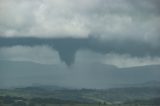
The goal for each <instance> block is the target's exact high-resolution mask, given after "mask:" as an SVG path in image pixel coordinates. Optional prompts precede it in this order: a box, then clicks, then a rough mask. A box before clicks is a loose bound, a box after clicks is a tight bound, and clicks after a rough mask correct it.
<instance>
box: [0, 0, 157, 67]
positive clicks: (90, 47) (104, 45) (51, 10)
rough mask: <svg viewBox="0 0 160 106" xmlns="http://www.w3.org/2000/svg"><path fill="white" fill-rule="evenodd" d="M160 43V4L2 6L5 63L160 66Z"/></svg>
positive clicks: (88, 0) (0, 43)
mask: <svg viewBox="0 0 160 106" xmlns="http://www.w3.org/2000/svg"><path fill="white" fill-rule="evenodd" d="M159 42H160V1H159V0H0V60H1V61H6V60H7V61H21V62H33V63H38V64H44V65H60V66H61V65H62V66H63V65H65V64H66V65H68V66H69V67H70V66H74V65H77V64H82V63H83V64H84V63H85V64H88V63H98V64H106V65H113V66H115V67H118V68H126V67H136V66H146V65H160V43H159ZM69 67H68V68H69ZM66 68H67V67H66ZM1 70H3V69H1Z"/></svg>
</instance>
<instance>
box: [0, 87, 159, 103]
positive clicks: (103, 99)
mask: <svg viewBox="0 0 160 106" xmlns="http://www.w3.org/2000/svg"><path fill="white" fill-rule="evenodd" d="M159 105H160V87H128V88H112V89H106V90H100V89H60V90H58V89H56V90H54V89H53V88H51V87H50V88H47V87H46V88H45V87H27V88H18V89H3V90H2V89H1V90H0V106H159Z"/></svg>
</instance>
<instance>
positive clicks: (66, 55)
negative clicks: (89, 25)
mask: <svg viewBox="0 0 160 106" xmlns="http://www.w3.org/2000/svg"><path fill="white" fill-rule="evenodd" d="M16 45H25V46H36V45H48V46H50V47H52V48H54V49H55V50H57V52H58V53H59V56H60V59H61V60H62V61H64V62H65V63H66V64H67V65H71V64H73V63H74V60H75V54H76V52H77V51H79V50H85V49H87V50H90V51H93V52H97V53H100V54H106V53H117V54H129V55H131V56H136V57H145V56H151V57H157V56H158V57H159V56H160V45H159V44H157V45H152V44H150V43H148V42H140V41H135V40H108V41H105V42H101V40H97V39H94V38H87V39H73V38H63V39H62V38H61V39H39V38H0V47H7V46H9V47H10V46H16Z"/></svg>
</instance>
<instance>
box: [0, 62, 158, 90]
mask: <svg viewBox="0 0 160 106" xmlns="http://www.w3.org/2000/svg"><path fill="white" fill-rule="evenodd" d="M8 66H9V67H8ZM0 67H1V77H0V78H1V88H3V87H16V86H21V87H23V86H30V85H32V84H34V83H39V84H42V85H57V86H62V87H71V88H93V89H94V88H97V89H99V88H100V89H105V88H113V87H123V86H130V84H131V85H133V84H135V85H137V86H139V85H138V84H141V83H145V82H149V81H160V71H159V68H160V65H150V66H141V67H130V68H117V67H115V66H112V65H106V64H100V63H99V64H97V63H92V64H75V65H74V66H73V67H67V66H65V65H58V64H55V65H44V64H37V63H31V62H14V61H0ZM155 83H157V82H155ZM144 85H145V84H144Z"/></svg>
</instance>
